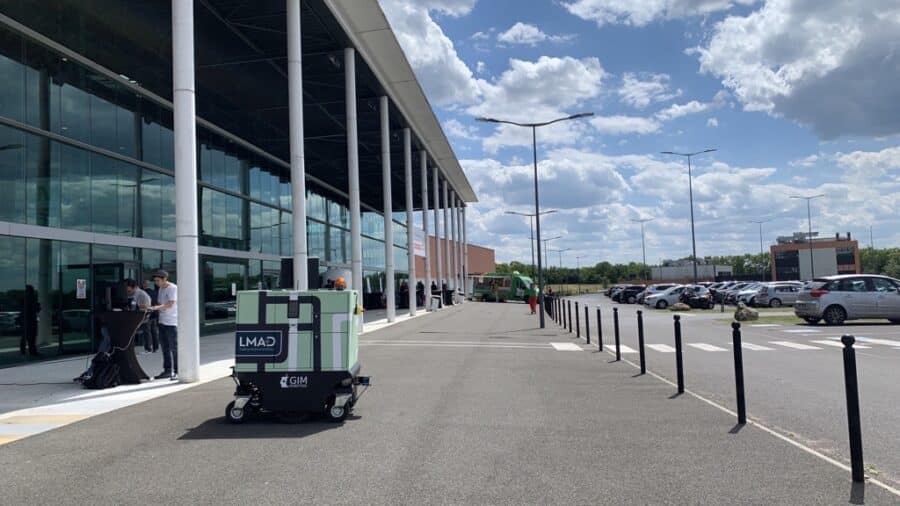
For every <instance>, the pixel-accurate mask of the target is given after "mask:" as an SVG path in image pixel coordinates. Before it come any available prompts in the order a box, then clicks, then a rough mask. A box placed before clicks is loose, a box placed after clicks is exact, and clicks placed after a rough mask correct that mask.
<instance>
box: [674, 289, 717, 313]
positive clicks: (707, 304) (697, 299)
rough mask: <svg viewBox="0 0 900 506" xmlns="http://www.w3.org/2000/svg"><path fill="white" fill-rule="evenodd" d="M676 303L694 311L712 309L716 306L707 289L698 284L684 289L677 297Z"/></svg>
mask: <svg viewBox="0 0 900 506" xmlns="http://www.w3.org/2000/svg"><path fill="white" fill-rule="evenodd" d="M678 301H679V302H682V303H684V304H687V305H688V306H690V307H692V308H694V309H712V308H713V307H715V305H716V303H715V302H713V300H712V294H711V292H710V291H709V289H708V288H706V287H705V286H703V285H699V284H698V285H693V286H688V287H687V288H685V289H684V290H683V291H682V292H681V295H680V296H679V297H678Z"/></svg>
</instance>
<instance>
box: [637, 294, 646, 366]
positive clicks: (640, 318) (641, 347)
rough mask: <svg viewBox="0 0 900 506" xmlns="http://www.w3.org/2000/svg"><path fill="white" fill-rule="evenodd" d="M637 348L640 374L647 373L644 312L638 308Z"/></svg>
mask: <svg viewBox="0 0 900 506" xmlns="http://www.w3.org/2000/svg"><path fill="white" fill-rule="evenodd" d="M637 323H638V348H639V350H638V351H640V354H641V374H647V360H646V358H645V355H644V312H643V311H641V310H640V309H638V312H637Z"/></svg>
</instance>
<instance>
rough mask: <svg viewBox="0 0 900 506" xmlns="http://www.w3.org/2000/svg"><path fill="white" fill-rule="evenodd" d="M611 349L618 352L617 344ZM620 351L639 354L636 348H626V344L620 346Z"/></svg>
mask: <svg viewBox="0 0 900 506" xmlns="http://www.w3.org/2000/svg"><path fill="white" fill-rule="evenodd" d="M611 348H612V349H613V352H615V350H616V343H613V345H612V346H611ZM619 351H621V352H622V353H637V350H636V349H634V348H632V347H630V346H625V345H624V344H620V345H619Z"/></svg>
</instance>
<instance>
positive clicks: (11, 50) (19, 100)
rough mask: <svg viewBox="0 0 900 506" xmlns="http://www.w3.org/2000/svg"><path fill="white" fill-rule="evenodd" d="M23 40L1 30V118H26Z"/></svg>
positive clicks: (16, 35) (18, 119) (19, 119)
mask: <svg viewBox="0 0 900 506" xmlns="http://www.w3.org/2000/svg"><path fill="white" fill-rule="evenodd" d="M22 53H23V48H22V38H21V36H19V35H18V34H14V33H12V32H10V31H9V30H0V78H2V79H3V86H0V116H5V117H7V118H11V119H14V120H17V121H22V120H23V119H24V116H25V110H24V107H25V66H24V65H22V63H21V61H22Z"/></svg>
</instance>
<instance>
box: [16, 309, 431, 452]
mask: <svg viewBox="0 0 900 506" xmlns="http://www.w3.org/2000/svg"><path fill="white" fill-rule="evenodd" d="M425 314H427V313H426V312H425V311H424V310H423V309H419V310H418V312H417V314H416V316H417V317H418V316H423V315H425ZM409 318H411V317H410V315H409V310H403V311H399V310H398V311H397V317H396V319H395V321H394V322H391V323H388V321H387V319H386V314H385V311H384V310H383V309H382V310H372V311H366V313H365V321H366V325H365V328H364V330H363V333H364V334H367V333H369V332H374V331H376V330H379V329H382V328H386V327H388V326H390V325H394V324H397V323H400V322H403V321H406V320H408V319H409ZM136 351H137V350H136ZM91 358H92V355H81V356H73V357H69V358H65V359H61V360H53V361H47V362H38V363H34V364H26V365H21V366H16V367H8V368H4V369H0V445H3V444H5V443H10V442H12V441H16V440H18V439H22V438H25V437H28V436H31V435H34V434H39V433H41V432H45V431H47V430H52V429H57V428H59V427H62V426H65V425H68V424H70V423H73V422H77V421H79V420H84V419H85V418H89V417H91V416H96V415H99V414H103V413H108V412H110V411H113V410H116V409H120V408H123V407H125V406H130V405H133V404H137V403H140V402H144V401H148V400H150V399H155V398H157V397H160V396H163V395H168V394H172V393H175V392H178V391H181V390H184V389H186V388H190V387H192V386H196V384H193V385H191V384H183V383H178V382H172V381H168V380H156V381H146V382H144V383H142V384H140V385H123V386H120V387H117V388H113V389H107V390H85V389H83V388H82V386H81V384H80V383H75V382H73V381H72V378H74V377H76V376H78V375H80V374H81V373H82V371H84V370H85V369H86V368H87V367H88V366H89V365H90V362H91ZM137 358H138V362H140V364H141V368H143V369H144V371H145V372H146V373H147V374H148V375H149V376H151V377H152V376H154V375H156V374H158V373H159V372H160V371H162V355H161V354H160V353H152V354H146V355H144V354H138V355H137ZM233 365H234V334H232V333H227V334H218V335H210V336H204V337H201V338H200V382H201V383H207V382H209V381H213V380H216V379H220V378H222V377H225V376H230V375H231V366H233Z"/></svg>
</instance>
